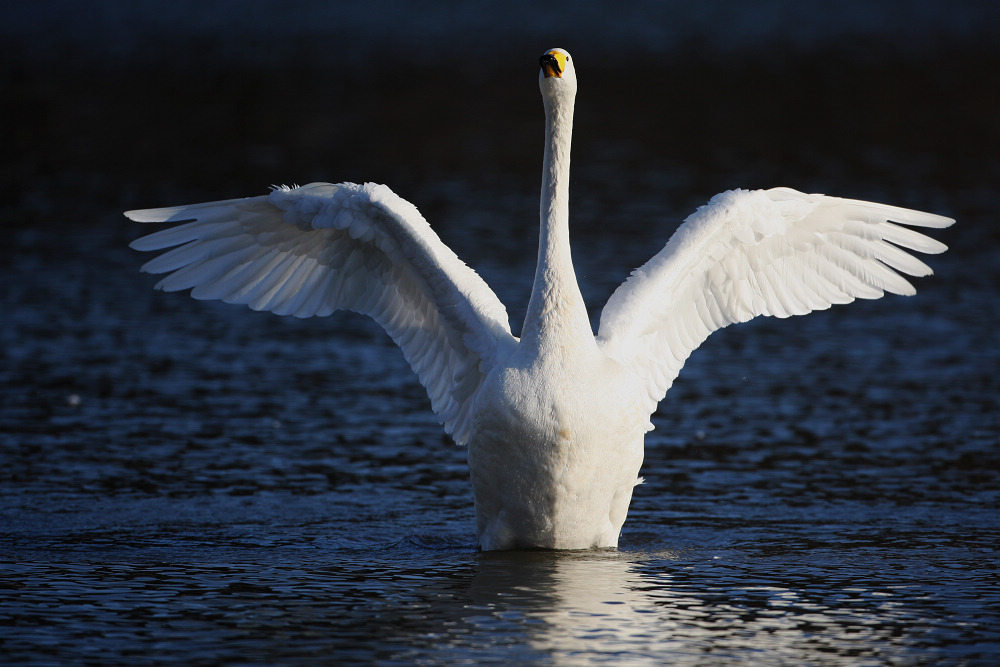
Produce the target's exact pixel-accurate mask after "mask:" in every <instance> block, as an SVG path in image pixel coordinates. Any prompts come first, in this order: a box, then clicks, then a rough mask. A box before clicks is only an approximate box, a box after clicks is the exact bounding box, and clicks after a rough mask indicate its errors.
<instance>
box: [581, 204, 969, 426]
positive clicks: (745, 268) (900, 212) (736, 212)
mask: <svg viewBox="0 0 1000 667" xmlns="http://www.w3.org/2000/svg"><path fill="white" fill-rule="evenodd" d="M890 220H892V221H895V222H898V223H903V224H907V225H914V226H920V227H947V226H948V225H950V224H952V223H953V222H954V220H952V219H951V218H946V217H944V216H939V215H934V214H931V213H922V212H919V211H912V210H909V209H903V208H897V207H893V206H886V205H884V204H874V203H870V202H863V201H855V200H850V199H839V198H836V197H826V196H823V195H807V194H803V193H801V192H797V191H795V190H791V189H788V188H775V189H773V190H766V191H765V190H755V191H746V190H732V191H728V192H723V193H721V194H719V195H716V196H715V197H713V198H712V199H711V200H710V201H709V202H708V203H707V204H706V205H704V206H702V207H700V208H699V209H698V210H697V211H696V212H695V213H694V214H692V215H691V216H690V217H689V218H688V219H687V220H685V221H684V223H683V224H682V225H681V226H680V227H679V228H678V229H677V231H676V232H675V233H674V235H673V236H672V237H671V239H670V241H669V242H668V243H667V245H666V246H665V247H664V248H663V250H661V251H660V252H659V253H658V254H657V255H656V256H654V257H653V258H652V259H651V260H649V261H648V262H647V263H646V264H644V265H643V266H641V267H640V268H638V269H636V270H635V271H634V272H633V273H632V275H631V276H630V277H629V279H628V280H626V281H625V283H623V284H622V285H621V286H620V287H619V288H618V289H617V290H616V291H615V293H614V294H613V295H612V296H611V298H610V299H609V300H608V303H607V305H606V306H605V308H604V311H603V312H602V313H601V323H600V329H599V331H598V343H599V344H600V345H601V347H602V348H603V349H604V351H605V353H606V354H607V355H608V356H610V357H612V358H614V359H617V360H618V361H620V362H622V363H624V364H625V365H626V366H628V367H630V368H631V369H632V370H633V372H635V373H637V374H638V375H639V376H640V377H643V378H644V379H645V380H646V391H647V394H648V399H649V409H650V412H651V413H652V412H653V411H654V410H655V409H656V404H657V403H658V402H659V401H660V400H661V399H662V398H663V396H664V394H665V393H666V391H667V390H668V389H669V388H670V385H671V384H672V383H673V381H674V379H675V378H676V377H677V374H678V373H679V372H680V370H681V367H682V366H683V365H684V362H685V360H686V359H687V358H688V356H689V355H690V354H691V352H692V351H694V350H695V348H697V347H698V346H699V345H701V343H702V342H703V341H704V340H705V338H707V337H708V335H709V334H711V333H712V332H713V331H716V330H717V329H720V328H722V327H724V326H727V325H729V324H733V323H735V322H745V321H747V320H749V319H751V318H753V317H756V316H758V315H774V316H776V317H788V316H790V315H804V314H805V313H808V312H811V311H813V310H821V309H825V308H829V307H830V306H831V305H832V304H835V303H849V302H851V301H853V300H854V299H855V298H864V299H877V298H879V297H881V296H882V295H883V293H884V292H886V291H888V292H893V293H896V294H906V295H909V294H914V293H915V290H914V289H913V286H912V285H910V283H909V282H908V281H907V280H906V279H905V278H903V276H901V275H900V273H905V274H908V275H911V276H926V275H930V273H931V269H930V267H928V266H927V265H926V264H924V263H923V262H922V261H920V260H919V259H917V258H916V257H914V256H913V255H911V254H909V253H908V252H906V250H903V249H901V248H906V249H909V250H914V251H918V252H924V253H931V254H935V253H940V252H944V250H945V249H946V246H944V245H943V244H941V243H939V242H938V241H935V240H933V239H931V238H929V237H927V236H924V235H923V234H920V233H918V232H915V231H913V230H911V229H907V228H905V227H901V226H899V225H896V224H893V223H892V222H889V221H890ZM897 272H900V273H897Z"/></svg>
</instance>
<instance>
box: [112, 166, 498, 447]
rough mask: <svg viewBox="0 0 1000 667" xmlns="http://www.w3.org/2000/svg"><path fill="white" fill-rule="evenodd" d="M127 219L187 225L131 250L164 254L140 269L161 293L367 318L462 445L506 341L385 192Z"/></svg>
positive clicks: (282, 194) (332, 190)
mask: <svg viewBox="0 0 1000 667" xmlns="http://www.w3.org/2000/svg"><path fill="white" fill-rule="evenodd" d="M125 215H126V216H128V217H129V218H130V219H132V220H135V221H137V222H181V221H191V222H187V223H186V224H182V225H179V226H177V227H173V228H170V229H165V230H162V231H159V232H156V233H153V234H150V235H149V236H145V237H142V238H140V239H138V240H136V241H134V242H133V243H132V244H131V245H132V247H133V248H135V249H137V250H162V249H164V248H173V249H172V250H169V251H168V252H166V253H164V254H162V255H160V256H158V257H156V258H155V259H152V260H150V261H149V262H147V263H146V264H145V265H143V267H142V268H143V270H144V271H146V272H149V273H167V274H169V275H167V276H166V277H164V278H163V279H162V280H161V281H160V282H159V283H158V284H157V288H159V289H163V290H167V291H176V290H184V289H189V288H190V289H191V296H193V297H194V298H196V299H221V300H223V301H226V302H228V303H241V304H247V305H249V306H250V307H251V308H253V309H254V310H267V311H271V312H274V313H276V314H279V315H294V316H296V317H310V316H313V315H317V316H324V315H329V314H331V313H333V312H334V311H336V310H341V309H344V310H353V311H357V312H360V313H364V314H367V315H370V316H371V317H372V318H374V319H375V321H377V322H378V323H379V324H380V325H382V327H383V328H385V330H386V331H387V332H388V333H389V335H390V336H391V337H392V339H393V340H394V341H396V343H397V344H398V345H399V346H400V347H401V348H402V350H403V354H404V356H405V357H406V359H407V361H408V362H409V363H410V366H411V367H412V368H413V370H414V371H415V372H416V374H417V376H418V377H419V379H420V382H421V384H423V386H424V387H425V388H426V389H427V393H428V394H429V396H430V399H431V407H432V408H433V410H434V412H435V413H436V414H437V415H438V416H439V418H440V419H441V420H442V422H443V423H444V426H445V430H446V431H447V432H448V433H450V434H451V435H452V436H453V437H454V439H455V441H456V442H457V443H459V444H465V443H466V441H467V440H468V435H469V428H470V426H471V424H470V409H471V403H472V396H473V395H474V393H475V391H476V389H477V388H478V387H479V385H480V383H481V382H482V379H483V377H484V376H485V373H486V371H488V370H489V368H491V367H492V366H493V365H494V364H496V363H497V360H498V359H499V358H500V357H502V356H503V355H504V354H505V353H506V351H507V350H509V349H510V348H511V347H512V346H513V344H514V342H515V340H516V339H515V338H514V337H513V336H511V333H510V324H509V321H508V318H507V311H506V309H505V308H504V306H503V304H502V303H501V302H500V301H499V299H497V297H496V295H495V294H494V293H493V292H492V290H490V288H489V287H488V286H487V285H486V283H485V282H484V281H483V280H482V278H480V277H479V275H478V274H476V272H475V271H473V270H472V269H470V268H469V267H468V266H466V265H465V264H464V263H462V261H461V260H459V259H458V257H457V256H456V255H455V253H454V252H452V251H451V250H450V249H449V248H448V247H447V246H446V245H445V244H444V243H443V242H442V241H441V239H440V238H438V236H437V235H436V234H435V233H434V231H433V230H432V229H431V227H430V225H428V224H427V221H426V220H424V218H423V217H422V216H421V215H420V213H419V212H418V211H417V209H416V207H414V206H413V205H412V204H410V203H409V202H407V201H405V200H403V199H401V198H400V197H398V196H397V195H395V194H394V193H393V192H392V191H391V190H390V189H389V188H388V187H386V186H384V185H375V184H370V183H369V184H365V185H363V186H362V185H355V184H353V183H341V184H338V185H331V184H329V183H313V184H310V185H306V186H303V187H296V188H286V187H282V188H276V189H274V190H273V191H272V192H271V194H270V195H266V196H261V197H250V198H246V199H230V200H226V201H218V202H209V203H206V204H194V205H191V206H178V207H173V208H160V209H149V210H144V211H129V212H127V213H126V214H125ZM175 246H176V247H175Z"/></svg>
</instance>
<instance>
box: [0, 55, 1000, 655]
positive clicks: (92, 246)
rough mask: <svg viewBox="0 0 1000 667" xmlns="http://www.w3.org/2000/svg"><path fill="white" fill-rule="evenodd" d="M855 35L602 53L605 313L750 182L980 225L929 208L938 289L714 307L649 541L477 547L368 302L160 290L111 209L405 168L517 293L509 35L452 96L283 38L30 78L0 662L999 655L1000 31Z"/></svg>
mask: <svg viewBox="0 0 1000 667" xmlns="http://www.w3.org/2000/svg"><path fill="white" fill-rule="evenodd" d="M567 45H569V44H567ZM542 46H551V44H549V43H548V42H546V43H545V44H543V45H542ZM583 53H586V51H584V52H583ZM580 55H581V54H580V53H578V52H574V56H575V57H576V58H577V60H578V61H580V62H584V60H585V58H584V59H583V60H581V58H580ZM779 55H780V54H779ZM185 57H189V56H185ZM855 57H856V54H855V55H852V56H851V57H850V58H842V57H840V56H838V54H836V53H833V54H831V53H828V52H824V53H821V54H819V55H815V54H813V55H809V54H806V55H805V56H802V58H801V59H797V60H795V61H794V62H789V61H785V60H782V59H781V58H777V60H775V56H774V54H770V55H767V54H765V55H763V56H755V57H754V58H749V59H748V60H745V61H742V60H741V61H740V62H735V63H728V64H719V63H718V62H714V61H699V60H696V61H694V62H691V63H689V62H686V61H681V62H679V63H678V64H676V65H664V64H662V63H661V64H658V65H656V67H654V68H650V69H646V70H643V71H642V72H639V73H637V72H635V71H634V70H628V71H629V72H630V74H629V75H628V76H626V75H625V71H624V70H617V71H615V70H614V68H611V69H601V70H594V71H592V72H591V71H588V72H587V73H586V79H584V73H581V82H582V83H581V100H580V113H579V118H578V124H577V143H576V146H575V148H576V152H575V157H576V159H575V162H574V181H573V183H574V185H573V197H574V199H573V238H574V256H575V260H576V263H577V266H578V273H579V275H580V277H581V282H582V287H583V290H584V294H585V297H586V298H587V300H588V302H589V303H590V304H592V306H593V307H594V311H593V314H594V317H595V318H596V316H597V315H598V313H599V306H600V304H601V303H603V302H604V300H605V299H606V298H607V296H608V294H610V292H611V291H612V290H613V289H614V287H615V286H616V285H617V284H619V283H620V282H621V280H623V279H624V277H625V276H626V275H627V273H628V271H629V270H630V269H631V268H632V267H634V266H636V265H637V264H639V263H641V262H642V261H644V260H645V259H647V258H648V257H649V256H650V255H651V254H652V253H653V252H654V251H655V250H656V249H658V248H659V247H660V246H661V245H662V243H663V242H664V241H665V240H666V238H667V236H668V235H669V233H670V231H672V229H673V228H674V227H675V226H676V224H677V222H678V221H679V220H680V219H681V218H682V217H683V216H684V215H686V214H687V213H688V212H690V211H691V210H693V207H694V206H696V205H697V204H699V203H702V202H704V201H705V200H706V199H707V198H708V197H709V196H711V195H712V194H714V193H715V192H718V191H720V190H722V189H724V188H727V187H733V186H736V185H743V186H749V187H760V186H766V185H774V184H786V185H791V186H794V187H799V188H801V189H807V190H813V191H826V192H829V193H831V194H843V195H845V196H852V197H860V198H871V199H876V200H880V201H886V202H890V203H896V204H901V205H908V206H913V207H917V208H923V209H925V210H934V211H938V212H941V213H945V214H949V215H953V216H955V217H956V218H958V219H959V220H960V223H959V225H957V226H955V227H954V228H952V229H949V230H944V231H941V232H935V233H934V235H935V236H936V237H937V238H940V239H941V240H943V241H945V242H946V243H948V244H949V245H950V246H951V250H949V252H948V253H947V254H945V255H943V256H939V257H933V258H930V259H929V260H928V261H929V263H930V264H931V265H932V266H933V267H934V269H935V272H936V275H935V276H933V277H930V278H926V279H920V280H918V281H916V283H915V284H916V286H917V289H918V294H917V296H916V297H914V298H908V299H907V298H901V297H887V298H885V299H882V300H880V301H877V302H864V303H855V304H852V305H850V306H847V307H842V308H835V309H832V310H831V311H828V312H825V313H816V314H812V315H810V316H809V317H805V318H793V319H791V320H788V321H777V320H762V321H756V322H752V323H750V324H747V325H741V326H738V327H732V328H730V329H727V330H725V331H722V332H718V333H716V334H714V335H713V336H712V337H711V338H710V339H709V341H708V342H707V343H706V344H705V345H704V346H703V348H702V349H700V350H698V351H696V353H695V354H694V355H693V356H692V357H691V359H690V360H689V362H688V364H687V365H686V367H685V368H684V370H683V371H682V374H681V376H680V378H679V380H678V381H677V383H676V384H675V386H674V387H673V388H672V389H671V391H670V393H669V394H668V396H667V398H666V400H665V401H664V402H663V403H662V404H661V406H660V409H659V411H658V412H657V414H656V415H654V417H653V421H654V423H655V424H656V430H655V431H653V432H652V433H651V434H649V436H648V438H647V454H646V461H645V463H644V465H643V469H642V473H641V474H642V475H643V476H644V477H645V479H646V483H645V484H644V485H642V486H641V487H639V488H638V489H637V490H636V494H635V498H634V500H633V503H632V507H631V511H630V515H629V519H628V521H627V522H626V524H625V528H624V532H623V535H622V539H621V546H620V548H619V549H618V550H615V551H597V552H573V553H552V552H523V553H505V554H493V553H490V554H481V553H478V552H476V550H475V548H474V522H473V513H472V495H471V488H470V484H469V481H468V472H467V468H466V464H465V460H464V459H465V452H464V450H463V449H460V448H458V447H455V446H454V445H453V444H452V443H451V442H450V441H449V440H448V439H447V438H446V437H444V436H443V434H442V432H441V429H440V427H439V426H438V425H437V424H436V423H435V421H434V419H433V416H432V415H431V413H430V411H429V407H428V405H427V399H426V396H425V395H424V393H423V390H422V389H421V388H420V387H419V385H417V383H416V381H415V380H414V379H413V378H412V377H411V374H410V372H409V370H408V369H407V368H406V365H405V362H404V361H403V360H402V358H401V355H400V354H399V353H398V351H397V350H396V349H395V348H394V347H393V346H392V344H391V342H390V341H389V340H388V339H387V338H386V337H385V336H384V334H382V333H381V332H380V331H379V330H378V329H377V327H375V326H374V325H372V324H371V323H370V322H368V321H367V320H366V319H364V318H361V317H357V316H353V315H349V314H344V315H337V316H334V317H331V318H324V319H320V320H307V321H297V320H292V319H282V318H277V317H274V316H271V315H268V314H261V313H252V312H249V311H247V310H245V309H243V308H238V307H233V306H226V305H224V304H216V303H198V302H194V301H193V300H191V299H190V298H188V297H186V296H184V295H178V294H162V293H156V292H154V291H153V290H152V284H153V283H154V282H155V280H154V279H153V278H151V277H149V276H142V275H139V274H138V273H137V267H138V265H139V264H140V263H141V262H142V261H143V257H141V256H140V255H139V254H138V253H134V252H132V251H130V250H128V248H127V244H128V242H129V241H130V240H132V239H133V238H135V237H136V236H138V235H140V234H141V233H142V232H143V231H144V230H140V229H138V228H137V225H133V224H130V223H127V222H126V221H124V220H123V219H122V218H121V217H120V212H121V211H122V210H125V209H127V208H135V207H142V206H155V205H161V204H171V203H180V202H187V201H199V200H205V199H209V198H213V197H229V196H238V195H241V194H254V193H257V192H260V191H263V187H266V185H267V184H269V183H272V182H291V181H297V182H300V183H301V182H307V181H309V180H314V179H324V180H337V179H341V178H352V179H355V180H363V179H365V178H370V179H373V180H379V181H384V182H387V183H390V184H391V185H392V186H393V187H394V189H396V190H397V192H399V193H400V194H402V195H403V196H406V197H408V198H410V199H412V200H414V201H415V202H416V203H417V204H418V205H419V206H420V208H421V210H422V211H423V212H424V213H425V215H426V216H427V217H428V219H430V220H431V221H432V223H433V224H434V226H435V227H436V228H437V229H438V230H439V232H440V234H441V235H442V237H443V238H444V239H445V240H446V241H447V242H448V243H449V244H450V245H451V246H452V247H453V248H455V249H456V251H457V252H458V254H459V255H460V256H461V257H463V258H464V259H466V260H467V261H468V262H469V263H470V264H471V265H472V266H474V267H475V268H476V269H477V270H479V271H480V272H481V273H482V274H483V276H484V277H485V278H486V279H487V281H488V282H489V283H490V284H491V285H492V286H493V287H494V288H495V289H496V291H497V292H498V294H499V295H500V297H501V298H502V300H503V301H504V302H505V303H506V304H507V305H508V309H509V311H510V313H511V315H512V321H513V324H514V326H515V329H516V328H517V327H518V326H519V320H520V317H521V315H522V313H523V311H524V307H525V305H526V301H527V297H528V291H529V289H530V279H531V275H532V272H533V261H534V254H535V249H534V244H535V235H536V233H537V230H536V222H535V219H534V217H535V215H536V211H537V200H536V197H537V162H538V160H539V159H540V156H539V145H538V142H539V141H540V137H539V132H540V128H539V123H540V119H539V116H540V112H539V105H538V99H537V92H536V90H535V88H534V74H533V72H532V73H531V75H530V76H528V77H527V79H526V80H525V79H524V76H523V73H521V72H518V71H513V70H511V69H503V68H499V69H496V70H490V72H491V74H492V79H491V86H484V85H478V84H470V85H471V89H469V88H465V89H463V95H461V96H456V95H453V94H450V93H449V92H448V91H450V90H452V88H451V86H453V85H454V84H453V81H452V80H451V79H450V78H449V76H448V75H446V74H444V73H442V70H440V69H437V68H431V69H420V68H416V69H415V70H413V71H409V70H407V71H404V72H402V73H401V72H399V71H394V72H385V73H384V76H380V77H375V78H374V80H372V81H365V80H361V81H359V80H357V79H352V80H351V81H347V82H344V81H341V80H339V79H334V78H330V77H328V76H324V72H323V71H322V70H321V71H318V72H316V71H301V72H295V71H290V72H288V73H286V74H285V75H284V76H283V77H281V78H278V79H275V80H274V81H272V88H269V89H261V87H260V86H259V85H258V84H259V73H258V72H257V71H256V70H254V71H240V70H237V71H227V72H226V73H225V76H223V75H221V74H218V73H217V72H213V71H211V70H208V71H204V72H197V73H192V72H190V71H186V70H184V71H180V72H178V71H175V70H172V69H171V68H170V67H164V68H163V70H162V71H160V70H157V71H154V72H152V73H150V72H147V71H145V70H142V69H139V70H134V71H133V70H129V69H128V68H127V67H124V66H122V65H117V66H116V68H112V69H110V70H108V69H102V68H101V67H98V66H96V65H95V66H94V67H95V70H94V73H92V74H91V75H90V76H82V75H81V74H80V72H79V71H75V72H72V73H70V74H68V75H65V76H64V75H60V74H58V73H57V72H56V73H53V72H45V76H41V75H40V73H38V72H34V70H32V69H31V68H30V67H29V66H28V65H25V64H22V66H21V67H22V69H21V71H22V73H24V72H28V73H32V76H23V77H20V78H19V77H18V76H14V75H5V76H6V77H7V78H5V79H4V80H3V81H4V85H5V87H6V90H7V91H13V92H14V93H16V94H12V95H11V96H10V100H9V101H10V105H11V110H12V112H13V113H15V115H16V116H17V118H19V119H20V120H19V123H18V124H16V126H15V127H16V128H18V131H17V132H15V133H14V135H13V139H14V142H13V151H14V152H13V156H14V158H15V159H14V161H12V162H11V163H10V164H6V165H4V166H3V169H4V171H3V178H2V179H0V180H2V181H3V182H4V184H5V185H4V188H5V190H4V192H5V195H6V196H5V197H4V203H3V204H2V206H3V209H2V212H3V220H4V222H5V228H4V233H5V242H4V244H3V246H2V247H0V305H2V313H3V314H2V316H0V591H2V592H0V652H2V654H3V656H4V658H5V661H6V662H9V663H11V664H128V665H133V664H146V663H156V664H183V663H187V664H235V663H239V664H251V663H260V664H317V663H320V664H322V663H345V662H347V661H355V662H358V663H361V664H385V665H392V664H401V665H402V664H406V665H410V664H498V663H504V664H507V663H511V662H518V663H523V664H542V665H563V664H566V665H577V664H601V663H608V664H616V665H618V664H622V665H633V664H634V665H645V664H655V665H660V664H682V665H684V664H691V665H695V664H697V665H704V664H711V665H718V664H736V663H741V664H745V663H754V664H788V665H801V664H812V665H887V664H888V665H897V664H907V665H909V664H968V665H993V664H996V661H997V656H998V655H1000V577H998V572H997V569H998V567H997V566H998V559H997V555H998V554H997V551H998V545H1000V512H998V510H1000V447H998V445H1000V417H998V408H1000V376H998V374H997V369H998V368H1000V345H997V343H998V340H997V331H998V326H1000V311H998V309H997V297H998V292H997V287H996V286H997V285H998V284H1000V237H998V235H997V231H996V229H997V227H996V225H995V217H996V215H995V211H996V210H997V209H998V208H1000V199H998V197H997V194H996V189H995V184H996V182H998V177H1000V163H998V162H997V160H996V158H995V155H997V154H1000V152H998V151H997V148H998V146H1000V138H998V135H997V133H996V130H995V127H994V125H995V123H994V122H993V119H995V118H996V117H997V114H998V113H1000V100H998V97H997V95H996V93H995V92H991V90H986V89H984V87H983V86H981V80H980V79H979V78H978V75H977V74H976V72H977V70H976V67H988V66H991V63H993V61H992V60H989V59H988V58H986V59H984V58H983V54H977V55H976V57H975V58H973V57H971V56H968V55H967V54H965V55H963V53H961V52H947V51H944V52H942V53H941V54H938V57H935V58H930V57H928V58H926V59H924V60H920V59H918V60H916V61H909V60H906V59H902V60H887V61H884V62H883V61H879V60H878V59H876V60H875V61H865V60H862V61H860V62H859V61H856V60H852V58H855ZM605 65H607V63H605ZM581 67H582V65H581ZM816 68H819V69H816ZM817 72H822V73H823V76H821V77H817V76H816V73H817ZM640 75H641V76H640ZM641 77H650V79H648V80H655V81H660V82H663V85H662V88H658V89H657V90H654V91H649V90H647V89H646V88H645V87H644V86H645V83H644V82H645V81H647V79H643V78H641ZM755 77H763V81H764V83H765V84H766V85H763V88H764V89H766V91H767V94H762V93H761V90H760V88H761V86H760V85H759V83H760V80H761V79H759V78H755ZM886 80H892V81H893V85H892V86H891V87H889V89H888V90H884V89H885V88H886V87H885V86H884V82H885V81H886ZM316 81H323V82H324V86H323V87H320V88H319V89H317V87H316V85H315V84H316ZM709 82H710V83H711V85H708V83H709ZM584 83H587V87H586V88H584V87H583V85H584ZM390 84H391V85H390ZM181 85H183V86H187V88H186V90H187V91H188V94H187V95H186V96H180V97H177V96H176V95H175V91H176V90H177V89H178V88H177V87H178V86H181ZM304 89H308V90H317V92H316V94H315V95H314V96H306V97H299V98H296V99H298V100H299V101H300V104H297V105H292V106H289V105H288V104H286V103H285V102H284V100H288V99H291V97H290V95H291V94H292V93H293V92H294V91H295V90H304ZM121 90H128V91H129V95H127V96H121V95H120V94H119V92H120V91H121ZM275 91H277V93H275ZM428 91H431V92H433V93H434V94H433V95H431V94H429V92H428ZM637 91H641V92H642V97H641V99H642V104H640V105H637V106H630V107H629V109H628V116H627V120H628V122H627V123H623V122H621V118H622V115H621V114H622V107H621V104H620V102H619V100H621V99H632V98H631V97H629V96H634V95H636V94H637ZM803 91H805V92H807V93H809V95H810V96H807V97H801V95H802V94H803ZM928 91H932V92H935V93H936V96H935V95H930V96H929V95H928ZM845 93H850V94H849V95H845ZM386 95H388V97H385V96H386ZM733 96H735V98H736V99H739V100H740V101H741V103H740V105H739V108H733V107H732V106H731V105H729V104H727V100H730V99H733ZM845 98H846V99H851V100H857V99H865V100H868V101H869V102H870V104H869V105H868V106H867V107H866V108H865V109H864V113H844V111H845V107H844V103H843V100H844V99H845ZM345 99H349V100H351V101H352V104H351V105H350V106H349V107H346V108H345V106H344V100H345ZM400 100H402V102H400ZM679 100H682V101H684V104H683V105H681V104H680V103H679V102H678V101H679ZM695 100H697V101H698V104H695V103H694V101H695ZM956 100H959V101H962V102H963V103H957V102H956ZM67 101H68V102H67ZM387 101H388V102H391V103H388V102H387ZM803 105H805V108H806V110H807V111H808V113H804V112H803ZM522 107H523V108H522ZM400 108H405V109H407V111H408V114H409V116H408V118H410V119H411V122H409V123H401V122H399V109H400ZM705 110H710V112H706V111H705ZM234 119H236V120H234ZM372 128H377V130H378V131H373V129H372ZM415 128H416V129H415ZM675 128H684V130H683V131H677V130H676V129H675Z"/></svg>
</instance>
